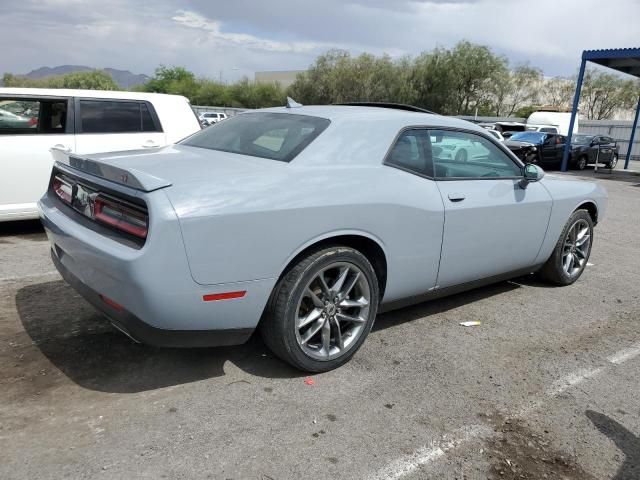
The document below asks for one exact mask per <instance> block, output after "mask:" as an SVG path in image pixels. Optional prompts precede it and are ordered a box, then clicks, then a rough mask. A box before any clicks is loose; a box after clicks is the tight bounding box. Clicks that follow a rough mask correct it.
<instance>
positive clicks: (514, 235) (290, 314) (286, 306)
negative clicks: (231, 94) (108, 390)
mask: <svg viewBox="0 0 640 480" xmlns="http://www.w3.org/2000/svg"><path fill="white" fill-rule="evenodd" d="M469 145H473V155H470V156H467V157H466V158H461V157H459V156H456V155H451V152H452V151H453V150H455V149H457V146H460V147H461V148H462V147H463V146H464V147H465V148H466V147H467V146H469ZM54 155H55V156H56V162H55V164H54V167H53V171H52V174H51V180H50V183H49V188H48V191H47V193H46V194H45V195H44V197H43V198H42V199H41V201H40V203H39V208H40V213H41V219H42V223H43V225H44V227H45V229H46V233H47V235H48V238H49V241H50V243H51V256H52V259H53V262H54V264H55V266H56V267H57V269H58V270H59V272H60V273H61V275H62V276H63V277H64V279H65V280H66V281H67V282H68V283H69V284H70V285H71V286H72V287H73V288H74V289H76V290H77V291H78V292H79V293H80V294H81V295H82V296H83V297H84V298H86V299H87V300H88V301H89V302H90V303H91V304H93V305H94V306H95V307H96V308H97V309H98V310H100V311H101V312H102V313H104V314H105V316H106V317H108V319H109V320H110V321H111V322H112V323H113V324H114V325H115V326H116V327H117V328H118V329H120V330H121V331H123V332H124V333H125V334H127V335H129V336H130V337H131V338H133V339H134V340H136V341H140V342H143V343H147V344H151V345H156V346H169V347H178V346H180V347H189V346H191V347H194V346H216V345H231V344H240V343H243V342H245V341H246V340H247V339H248V338H249V337H250V336H251V335H252V333H253V332H254V331H255V330H256V329H257V330H259V331H260V333H261V335H262V336H263V338H264V341H265V342H266V344H267V345H268V346H269V347H270V348H271V349H272V350H273V352H274V353H275V354H276V355H277V356H279V357H280V358H282V359H283V360H285V361H287V362H289V363H290V364H292V365H294V366H295V367H297V368H299V369H302V370H305V371H310V372H320V371H326V370H330V369H333V368H336V367H338V366H340V365H342V364H344V363H345V362H347V361H348V360H349V359H350V358H351V357H352V356H353V355H354V353H355V352H356V351H357V350H358V348H359V347H360V346H361V345H362V343H363V342H364V340H365V338H366V337H367V334H368V333H369V331H370V330H371V327H372V325H373V322H374V320H375V317H376V314H377V313H378V312H381V311H383V310H389V309H393V308H398V307H402V306H405V305H409V304H413V303H417V302H422V301H426V300H429V299H433V298H436V297H440V296H443V295H447V294H452V293H455V292H460V291H462V290H466V289H470V288H474V287H477V286H479V285H483V284H487V283H491V282H496V281H500V280H504V279H507V278H510V277H515V276H519V275H523V274H527V273H531V272H537V273H538V274H539V275H540V277H542V278H543V279H545V280H547V281H549V282H551V283H554V284H557V285H569V284H571V283H573V282H575V281H576V280H577V279H578V278H579V277H580V275H581V274H582V272H583V271H584V268H585V266H586V264H587V261H588V259H589V254H590V252H591V246H592V242H593V228H594V225H596V223H597V222H598V221H599V220H601V219H602V216H603V214H604V211H605V207H606V203H607V195H606V192H605V190H604V189H603V188H602V187H601V186H599V185H597V184H595V183H590V182H586V181H581V180H577V179H571V178H568V177H566V176H562V177H559V176H557V177H556V176H552V175H545V174H544V172H543V171H542V170H541V169H540V167H538V166H536V165H533V164H527V165H525V164H523V163H522V162H521V161H520V160H519V159H518V158H517V157H516V156H515V155H513V154H512V153H511V152H510V151H509V150H508V149H507V148H505V147H504V146H503V145H502V144H500V143H499V142H498V141H496V140H495V139H494V138H493V137H492V136H491V135H489V134H488V133H487V132H485V131H484V130H483V129H482V128H480V127H477V126H475V125H473V124H471V123H468V122H465V121H463V120H459V119H456V118H450V117H445V116H440V115H435V114H430V113H425V112H424V111H420V110H419V109H417V108H412V107H407V106H399V105H395V106H394V105H349V106H347V105H332V106H300V105H298V104H295V103H293V104H288V106H287V107H278V108H269V109H264V110H254V111H250V112H246V113H243V114H240V115H237V116H236V117H234V118H230V119H228V120H225V121H224V122H220V123H218V124H216V125H214V126H212V127H210V128H207V129H206V130H202V131H200V132H198V133H196V134H194V135H192V136H191V137H188V138H186V139H185V140H183V141H181V142H179V143H178V144H176V145H171V146H167V147H164V148H159V149H153V150H144V151H142V150H141V151H129V152H118V153H106V154H96V155H88V156H83V157H79V156H74V155H73V154H71V155H65V154H63V153H62V152H55V153H54Z"/></svg>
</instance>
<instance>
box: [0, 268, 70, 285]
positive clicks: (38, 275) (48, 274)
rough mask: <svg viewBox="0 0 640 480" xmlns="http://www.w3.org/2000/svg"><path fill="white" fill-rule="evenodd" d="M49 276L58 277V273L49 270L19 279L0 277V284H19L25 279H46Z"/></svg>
mask: <svg viewBox="0 0 640 480" xmlns="http://www.w3.org/2000/svg"><path fill="white" fill-rule="evenodd" d="M50 275H59V273H58V272H57V271H56V270H51V271H49V272H43V273H31V274H29V275H22V276H20V277H0V282H19V281H20V280H26V279H27V278H35V277H48V276H50Z"/></svg>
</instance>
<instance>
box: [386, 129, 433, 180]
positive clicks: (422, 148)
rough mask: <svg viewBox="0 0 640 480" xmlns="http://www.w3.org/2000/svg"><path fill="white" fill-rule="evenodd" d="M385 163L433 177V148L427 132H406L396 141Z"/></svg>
mask: <svg viewBox="0 0 640 480" xmlns="http://www.w3.org/2000/svg"><path fill="white" fill-rule="evenodd" d="M385 163H386V164H388V165H395V166H396V167H400V168H402V169H405V170H409V171H411V172H415V173H418V174H420V175H426V176H429V177H432V176H433V168H432V162H431V148H430V146H429V136H428V133H427V131H426V130H418V129H416V130H406V131H404V132H402V134H401V135H400V136H399V137H398V139H397V140H396V143H395V144H394V145H393V147H392V148H391V150H390V151H389V154H388V155H387V158H386V159H385Z"/></svg>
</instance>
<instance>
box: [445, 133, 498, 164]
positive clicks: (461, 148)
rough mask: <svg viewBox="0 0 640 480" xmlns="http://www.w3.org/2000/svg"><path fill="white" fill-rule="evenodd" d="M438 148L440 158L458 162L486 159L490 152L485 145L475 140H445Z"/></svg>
mask: <svg viewBox="0 0 640 480" xmlns="http://www.w3.org/2000/svg"><path fill="white" fill-rule="evenodd" d="M438 147H439V149H440V150H439V151H440V153H439V154H438V156H439V157H440V158H443V159H444V158H448V159H452V160H455V161H456V162H466V161H467V160H476V159H480V158H486V157H487V155H489V150H487V148H486V147H485V146H484V144H483V143H482V142H480V141H476V140H475V139H474V138H465V139H459V138H453V137H452V138H445V139H443V140H442V141H441V142H439V143H438Z"/></svg>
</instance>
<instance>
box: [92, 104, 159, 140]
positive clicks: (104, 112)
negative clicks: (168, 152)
mask: <svg viewBox="0 0 640 480" xmlns="http://www.w3.org/2000/svg"><path fill="white" fill-rule="evenodd" d="M80 131H81V132H82V133H137V132H153V131H157V128H156V126H155V124H154V122H153V118H152V115H151V112H150V111H149V108H148V107H147V104H146V103H144V102H127V101H108V100H106V101H105V100H80Z"/></svg>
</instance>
